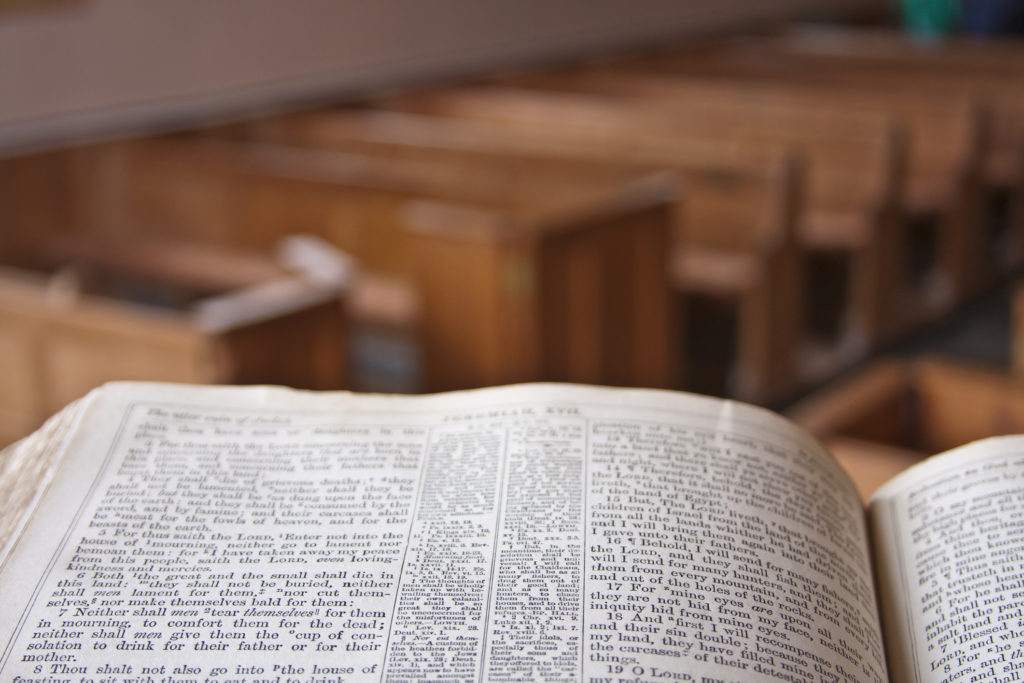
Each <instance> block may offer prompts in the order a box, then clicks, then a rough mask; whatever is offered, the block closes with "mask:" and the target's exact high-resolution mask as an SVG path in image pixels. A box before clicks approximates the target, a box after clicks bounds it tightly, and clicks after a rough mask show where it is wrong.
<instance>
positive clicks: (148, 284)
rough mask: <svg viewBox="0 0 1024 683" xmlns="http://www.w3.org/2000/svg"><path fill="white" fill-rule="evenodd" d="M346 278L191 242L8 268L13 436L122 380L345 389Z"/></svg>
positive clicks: (0, 349) (91, 244) (91, 246)
mask: <svg viewBox="0 0 1024 683" xmlns="http://www.w3.org/2000/svg"><path fill="white" fill-rule="evenodd" d="M16 266H17V267H16ZM29 266H32V267H31V268H30V267H29ZM322 273H323V271H321V275H322ZM336 275H337V276H331V277H322V276H320V275H317V276H314V275H312V274H311V273H308V272H304V271H301V270H289V269H285V268H283V267H282V266H281V265H280V264H278V263H275V262H273V261H272V260H269V259H266V258H263V257H262V256H258V255H248V254H240V253H238V252H236V251H230V252H228V251H224V250H218V249H210V248H207V247H205V246H201V245H195V244H191V243H184V242H179V241H173V242H172V241H164V242H161V243H133V242H131V241H128V240H124V239H120V240H117V241H116V242H105V241H102V240H101V239H99V238H96V237H91V238H89V239H87V240H71V239H68V238H67V237H65V238H64V239H61V240H59V241H53V242H52V243H49V244H46V245H45V246H44V247H43V248H37V249H36V250H35V252H34V254H33V258H32V259H31V263H26V262H22V263H18V264H12V263H11V262H9V261H7V262H5V264H4V265H3V266H2V268H0V320H2V321H3V324H2V325H0V375H2V376H3V378H4V382H3V390H2V391H0V442H4V443H6V442H9V441H12V440H14V439H15V438H17V437H20V436H23V435H25V434H27V433H29V432H30V431H31V430H32V429H34V428H35V427H37V426H39V424H41V423H42V421H43V420H44V419H45V418H47V417H48V416H50V415H51V414H53V413H54V412H56V411H58V410H60V409H61V408H62V407H63V406H64V405H66V404H67V403H69V402H70V401H72V400H74V399H76V398H78V397H80V396H82V395H84V394H85V393H87V392H88V391H89V390H90V389H92V388H94V387H96V386H98V385H100V384H102V383H104V382H107V381H112V380H152V381H157V380H160V381H174V382H209V383H228V384H238V383H277V384H287V385H291V386H297V387H306V388H311V389H338V388H342V387H344V386H346V366H345V348H344V343H345V339H346V335H345V325H344V316H343V314H342V308H341V301H342V298H343V293H344V290H345V288H346V286H347V285H346V282H345V279H344V277H343V273H341V271H338V273H337V274H336Z"/></svg>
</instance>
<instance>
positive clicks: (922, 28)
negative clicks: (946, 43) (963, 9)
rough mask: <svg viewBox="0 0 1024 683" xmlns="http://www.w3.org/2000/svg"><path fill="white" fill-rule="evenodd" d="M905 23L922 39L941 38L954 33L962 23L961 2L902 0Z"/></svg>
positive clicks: (948, 0)
mask: <svg viewBox="0 0 1024 683" xmlns="http://www.w3.org/2000/svg"><path fill="white" fill-rule="evenodd" d="M902 3H903V23H904V25H905V26H906V27H907V30H909V31H910V32H911V33H913V34H914V35H916V36H918V37H921V38H939V37H942V36H945V35H948V34H949V33H951V32H952V31H953V29H954V28H956V26H957V25H958V23H959V21H960V2H959V0H902Z"/></svg>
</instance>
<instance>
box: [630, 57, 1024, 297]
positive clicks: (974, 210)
mask: <svg viewBox="0 0 1024 683" xmlns="http://www.w3.org/2000/svg"><path fill="white" fill-rule="evenodd" d="M640 63H641V64H642V65H643V67H644V68H645V69H660V70H662V71H663V72H671V73H674V74H682V75H685V76H687V77H691V76H700V77H714V78H718V79H726V80H731V81H739V82H741V83H742V84H744V85H745V86H747V85H756V84H762V85H763V84H771V85H773V86H779V85H782V86H785V87H788V88H794V87H798V86H799V87H801V88H803V89H805V90H812V91H814V92H816V93H818V94H819V95H827V96H828V97H837V98H839V100H838V101H841V102H848V101H849V100H850V98H851V97H856V98H859V99H860V100H862V101H863V102H866V103H875V104H877V105H884V106H886V107H898V109H894V111H898V112H899V113H900V115H901V116H903V117H904V118H905V120H906V121H907V122H908V125H909V126H910V128H911V134H912V136H914V137H916V138H917V139H920V140H924V141H926V145H925V146H924V147H923V149H925V150H931V153H932V154H940V155H941V154H942V153H943V152H942V151H943V149H944V148H945V147H946V140H947V138H948V137H949V136H948V135H943V134H941V133H939V132H938V131H936V129H935V128H934V124H935V123H936V122H937V121H940V120H941V110H942V109H943V108H946V109H947V110H951V111H956V110H958V109H964V108H966V109H967V110H968V111H970V109H971V108H973V109H974V110H975V111H976V115H975V117H976V118H978V117H980V119H981V122H982V125H981V126H980V127H977V126H976V128H977V130H978V134H977V135H975V137H979V138H981V139H982V142H983V144H982V149H981V156H980V157H979V160H978V161H977V163H976V166H977V167H978V173H979V176H980V179H981V181H983V183H984V185H983V187H984V188H985V191H984V193H980V196H978V197H976V198H974V199H972V198H971V195H964V194H963V192H961V193H954V192H953V189H954V188H953V187H951V186H950V185H949V184H948V183H939V182H932V183H931V185H932V186H933V189H930V190H929V189H928V185H927V184H926V185H924V189H922V190H921V191H915V192H914V193H912V194H911V195H908V198H909V199H911V200H913V201H914V203H915V204H916V205H918V206H921V204H922V200H928V199H932V200H934V198H941V197H943V196H947V197H952V198H958V197H959V198H960V199H959V200H958V202H954V203H952V204H951V206H952V207H953V208H955V209H956V210H955V211H951V212H950V215H951V216H958V215H962V214H965V215H966V216H967V218H964V219H962V220H961V221H960V222H962V223H967V224H968V225H971V226H974V227H973V229H972V230H969V231H968V233H967V234H968V238H969V239H967V240H966V241H964V243H963V244H964V246H965V247H966V249H964V248H961V249H955V248H953V247H951V248H950V251H951V252H954V253H955V252H957V251H961V252H962V253H965V254H967V255H969V257H970V258H969V259H966V260H965V259H961V261H963V263H964V267H966V268H968V269H969V270H968V275H970V274H971V273H974V278H973V280H971V279H970V278H968V284H969V285H970V284H972V283H974V284H975V288H976V287H977V286H979V285H984V284H985V283H986V279H985V278H984V276H981V277H980V278H979V277H978V276H977V273H978V272H981V273H986V272H998V271H999V270H1004V271H1005V270H1009V269H1012V268H1014V267H1016V266H1017V265H1019V264H1020V263H1021V262H1022V258H1024V208H1022V203H1024V195H1022V193H1021V187H1022V184H1021V175H1022V158H1021V157H1022V152H1021V150H1022V149H1024V124H1022V123H1021V121H1022V120H1024V94H1022V93H1021V92H1020V88H1019V79H1018V78H1016V77H1013V76H1010V75H1007V74H1005V73H983V72H975V73H971V72H966V71H963V70H952V71H950V70H946V69H943V68H941V67H932V68H929V67H927V66H926V65H925V64H921V63H916V64H907V63H901V62H900V61H899V60H895V61H884V60H864V59H853V58H850V57H845V56H837V55H828V54H821V55H815V56H814V57H813V58H809V57H808V55H806V54H800V53H794V52H790V51H788V50H787V49H785V47H784V46H782V45H779V44H778V43H773V42H771V41H758V40H756V39H753V40H751V41H749V42H747V43H743V44H742V45H738V44H729V45H727V46H726V47H725V48H718V49H714V48H712V47H708V48H705V49H697V50H692V51H686V50H683V51H679V52H678V53H675V54H671V55H668V56H662V57H657V58H651V59H645V60H641V62H640ZM922 100H923V101H924V103H930V104H927V108H925V105H924V104H922V103H921V101H922ZM937 111H938V112H939V114H936V113H935V112H937ZM929 120H931V121H932V122H933V126H932V128H931V129H929V128H928V127H927V126H926V124H927V123H928V121H929ZM915 129H916V130H918V131H919V132H918V133H916V135H915V134H914V130H915ZM947 130H948V129H947ZM961 137H962V136H961ZM954 139H956V138H954ZM919 147H920V146H919ZM952 152H953V150H951V151H950V152H949V153H947V154H946V156H947V157H949V156H951V155H952ZM919 156H920V155H919ZM954 158H955V157H954ZM933 161H934V160H933ZM925 162H928V159H925V158H923V157H922V161H921V164H920V165H922V166H923V165H924V163H925ZM933 177H935V176H934V175H933ZM975 185H977V183H975ZM966 187H967V188H968V189H970V188H972V185H970V184H968V185H966ZM911 206H912V207H913V206H914V204H912V205H911ZM919 213H920V212H919ZM986 221H987V222H988V225H986V226H985V227H983V228H979V227H978V226H979V225H983V224H984V223H985V222H986Z"/></svg>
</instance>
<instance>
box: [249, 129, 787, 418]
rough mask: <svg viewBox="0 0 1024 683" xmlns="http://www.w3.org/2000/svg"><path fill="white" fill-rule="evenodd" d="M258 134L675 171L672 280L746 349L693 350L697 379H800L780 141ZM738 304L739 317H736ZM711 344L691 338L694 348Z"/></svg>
mask: <svg viewBox="0 0 1024 683" xmlns="http://www.w3.org/2000/svg"><path fill="white" fill-rule="evenodd" d="M236 134H237V131H236ZM247 135H249V136H252V137H256V138H262V139H264V140H267V139H270V140H276V141H279V142H281V141H285V142H290V143H293V144H303V145H307V146H312V147H314V148H332V149H341V150H349V151H352V150H356V151H359V152H367V153H372V154H374V155H383V156H387V157H389V158H396V159H401V160H404V161H406V162H409V161H421V160H424V159H435V160H436V159H445V160H448V161H450V162H453V163H481V162H486V163H489V164H493V165H495V166H498V167H501V168H506V169H508V168H514V169H519V170H521V171H522V172H524V173H526V174H530V175H534V174H536V173H538V172H539V171H538V169H543V168H548V169H551V168H560V169H562V171H563V172H566V173H570V174H574V175H575V174H579V173H581V172H586V173H592V172H594V169H622V168H627V169H631V172H638V171H643V172H649V171H651V170H655V169H668V170H671V171H672V172H673V173H675V174H676V175H677V176H678V178H679V179H680V184H681V194H682V195H683V202H682V205H681V206H680V207H679V209H678V210H679V212H680V215H679V216H677V219H676V221H675V223H676V227H675V232H676V235H675V237H676V241H677V243H678V244H679V245H680V248H679V249H678V250H677V254H676V256H674V257H673V262H674V266H673V277H674V281H675V285H676V287H677V289H678V290H679V291H681V292H684V293H686V294H687V297H686V298H687V300H688V302H689V303H690V304H691V305H689V306H686V305H684V307H686V308H688V311H687V320H688V322H690V323H692V324H690V325H687V328H689V329H700V330H705V329H707V328H706V327H705V325H704V321H703V317H704V316H703V314H704V313H708V314H714V313H722V315H723V316H724V317H725V318H726V319H727V320H726V321H725V326H726V327H728V326H729V325H730V324H733V325H737V326H738V330H736V331H734V332H726V334H725V337H726V339H725V340H724V341H723V340H719V341H718V342H717V347H716V348H712V349H711V351H713V352H716V353H717V354H718V355H719V356H720V355H723V354H722V351H723V350H724V351H729V349H728V348H727V343H728V340H729V339H730V338H735V340H736V341H735V343H736V349H735V350H734V351H731V352H729V353H728V354H725V355H727V356H729V355H731V356H734V358H728V357H726V358H725V359H721V358H718V357H717V356H715V357H712V358H708V357H707V356H705V355H702V354H700V353H698V352H697V351H696V349H694V348H693V347H690V348H691V350H693V353H690V354H688V355H687V356H686V357H687V359H688V362H686V363H685V365H686V369H687V372H688V375H687V377H686V386H687V387H689V388H692V389H699V390H704V391H707V392H710V393H722V392H723V386H722V384H723V382H725V381H726V380H725V379H724V378H723V377H722V376H721V375H720V374H719V373H722V372H723V371H724V370H730V369H731V373H732V385H731V386H732V389H731V392H730V393H732V395H739V396H742V397H744V398H747V399H749V400H761V401H764V400H767V399H769V398H770V397H778V396H780V395H782V394H784V393H786V392H788V391H792V390H793V388H794V387H795V386H796V385H797V384H798V383H799V376H798V374H797V373H796V372H795V371H794V367H795V366H794V365H793V364H792V363H791V362H790V359H791V358H792V355H793V351H794V349H795V347H796V343H797V341H796V340H797V337H796V333H797V330H798V328H799V318H798V315H799V311H798V310H796V307H795V306H794V305H793V301H795V299H796V297H797V296H798V293H799V281H798V280H797V275H798V273H797V271H796V268H795V263H794V259H795V257H796V253H795V250H794V245H793V240H792V226H793V224H794V217H795V214H796V208H797V207H796V199H797V198H796V196H795V190H796V186H795V180H796V179H795V168H794V167H793V162H792V160H791V159H790V158H789V157H788V155H787V154H786V152H785V149H784V147H782V146H780V145H775V144H773V145H768V144H759V145H751V146H749V147H743V148H741V147H737V148H735V149H734V150H731V151H723V150H722V149H720V148H719V146H717V145H716V146H714V147H712V148H709V147H708V146H705V145H699V144H694V143H692V142H684V141H675V140H672V139H669V138H666V136H664V135H654V136H645V134H644V132H643V131H639V130H633V132H632V134H631V135H628V136H622V135H617V136H614V137H613V136H607V137H602V138H599V139H595V137H594V136H592V135H590V134H585V133H584V134H580V132H579V131H573V130H571V129H568V128H565V127H560V126H552V127H538V128H535V129H532V130H525V129H523V128H516V129H514V130H509V129H508V128H507V127H505V126H502V125H492V124H488V123H486V122H469V121H452V120H448V119H439V118H433V117H425V116H414V115H401V114H392V113H387V112H377V111H351V110H350V111H345V112H328V113H320V114H309V115H303V116H295V117H291V118H284V119H275V120H272V121H265V122H262V123H260V124H256V125H254V126H252V127H251V128H250V130H249V131H248V133H247ZM605 172H607V171H605ZM728 302H731V303H728ZM737 311H738V312H739V313H738V315H739V318H738V320H736V319H733V320H731V321H730V320H729V317H730V316H733V315H737ZM694 317H699V318H701V320H694V319H693V318H694ZM701 341H702V339H700V338H697V339H692V338H688V339H687V346H689V345H690V343H691V342H692V343H693V344H694V345H696V344H699V343H700V342H701ZM701 371H703V372H705V373H707V374H706V375H699V374H698V373H699V372H701Z"/></svg>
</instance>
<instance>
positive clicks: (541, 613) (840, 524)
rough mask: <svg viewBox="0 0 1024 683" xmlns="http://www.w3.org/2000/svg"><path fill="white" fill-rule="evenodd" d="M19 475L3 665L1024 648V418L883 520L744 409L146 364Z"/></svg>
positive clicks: (469, 663) (456, 670)
mask: <svg viewBox="0 0 1024 683" xmlns="http://www.w3.org/2000/svg"><path fill="white" fill-rule="evenodd" d="M3 467H4V478H3V479H2V481H0V486H2V487H3V489H2V490H0V504H3V505H4V512H3V517H2V521H3V523H4V524H5V525H6V527H5V528H4V530H3V534H4V537H3V540H4V551H3V553H4V556H3V566H2V569H0V648H2V650H0V679H3V680H5V681H9V680H14V681H36V682H39V683H42V682H44V681H45V682H47V683H50V682H54V681H73V682H75V683H79V682H82V683H85V682H87V681H91V682H94V683H100V682H103V683H136V682H143V681H146V682H159V683H171V682H179V681H236V682H245V683H258V682H266V681H272V682H274V683H327V682H340V681H381V680H383V681H425V680H430V681H481V680H483V681H513V680H517V681H522V680H527V681H533V680H536V681H589V682H597V681H602V682H605V681H607V682H609V683H612V682H625V681H697V682H704V683H711V682H714V681H723V682H724V681H885V680H894V681H970V680H986V681H997V680H998V681H1014V680H1019V679H1020V671H1021V670H1024V654H1022V652H1024V613H1022V608H1021V605H1022V604H1024V600H1022V596H1024V569H1022V566H1021V558H1022V551H1024V538H1022V529H1024V526H1022V524H1024V523H1022V521H1021V520H1022V519H1024V439H1019V438H1014V437H1007V438H1002V439H994V440H989V441H984V442H979V443H976V444H973V445H970V446H967V447H964V448H962V449H958V450H957V451H954V452H950V453H948V454H944V455H941V456H938V457H934V458H931V459H930V460H928V461H926V462H925V463H923V464H922V465H919V466H917V467H915V468H912V469H911V470H909V471H907V472H905V473H904V474H902V475H900V476H899V477H897V478H896V479H894V480H892V481H890V482H889V483H888V484H886V485H885V486H884V487H883V488H882V489H881V490H880V491H879V492H878V493H877V494H876V496H875V497H874V499H873V500H872V504H871V506H870V508H869V511H868V513H865V510H864V507H863V504H862V502H861V500H860V498H859V497H858V495H857V492H856V491H855V489H854V486H853V485H852V483H851V482H850V480H849V479H848V477H847V476H846V474H845V472H844V471H843V470H842V469H841V468H840V467H839V465H838V464H837V463H836V461H835V460H834V459H833V458H832V457H831V456H830V455H829V454H828V453H827V452H825V451H824V450H823V449H822V448H821V447H820V446H819V445H818V444H817V443H816V442H815V441H814V440H813V439H812V438H811V437H809V436H807V435H806V434H804V433H803V432H802V431H801V430H800V429H798V428H797V427H795V426H794V425H792V424H791V423H789V422H787V421H786V420H784V419H783V418H781V417H779V416H777V415H774V414H772V413H770V412H768V411H765V410H762V409H759V408H754V407H751V406H746V405H743V404H738V403H735V402H729V401H719V400H715V399H708V398H703V397H699V396H694V395H688V394H681V393H674V392H666V391H648V390H632V389H602V388H591V387H581V386H565V385H520V386H512V387H504V388H496V389H483V390H477V391H468V392H457V393H451V394H439V395H433V396H420V397H390V396H373V395H366V396H358V395H353V394H347V393H304V392H296V391H291V390H287V389H281V388H271V387H253V388H227V387H189V386H184V385H159V384H132V383H120V384H110V385H106V386H104V387H102V388H100V389H98V390H96V391H94V392H92V393H91V394H89V395H88V396H87V397H85V398H83V399H81V400H80V401H79V402H77V403H75V404H73V405H72V406H69V407H68V408H67V409H66V410H64V411H63V412H61V413H59V414H58V415H56V416H54V417H53V418H52V419H51V420H50V421H49V422H48V423H47V425H46V426H45V427H44V428H42V429H41V430H40V431H39V432H37V433H36V434H35V435H33V436H31V437H29V438H27V439H25V440H23V441H21V442H19V443H17V444H15V445H14V446H11V447H9V448H8V449H7V450H6V451H5V452H4V454H3ZM879 605H880V606H881V607H880V608H879Z"/></svg>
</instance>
